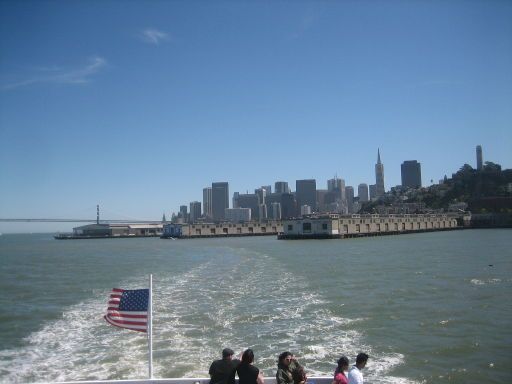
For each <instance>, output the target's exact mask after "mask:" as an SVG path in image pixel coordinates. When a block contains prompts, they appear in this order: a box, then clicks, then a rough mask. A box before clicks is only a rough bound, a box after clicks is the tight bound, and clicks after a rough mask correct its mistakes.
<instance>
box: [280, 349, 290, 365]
mask: <svg viewBox="0 0 512 384" xmlns="http://www.w3.org/2000/svg"><path fill="white" fill-rule="evenodd" d="M288 356H292V353H291V352H288V351H286V352H283V353H281V354H280V355H279V363H282V362H283V360H284V359H286V358H287V357H288Z"/></svg>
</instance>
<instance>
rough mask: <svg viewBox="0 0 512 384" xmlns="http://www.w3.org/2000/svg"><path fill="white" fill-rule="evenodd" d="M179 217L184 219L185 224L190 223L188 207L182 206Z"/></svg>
mask: <svg viewBox="0 0 512 384" xmlns="http://www.w3.org/2000/svg"><path fill="white" fill-rule="evenodd" d="M178 217H180V218H181V219H183V222H184V223H188V213H187V206H186V205H180V213H179V214H178Z"/></svg>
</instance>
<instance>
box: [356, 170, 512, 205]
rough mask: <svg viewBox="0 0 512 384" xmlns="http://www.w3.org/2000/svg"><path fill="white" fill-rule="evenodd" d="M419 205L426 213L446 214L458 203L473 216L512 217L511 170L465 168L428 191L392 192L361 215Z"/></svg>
mask: <svg viewBox="0 0 512 384" xmlns="http://www.w3.org/2000/svg"><path fill="white" fill-rule="evenodd" d="M404 202H407V204H411V203H418V204H421V206H422V207H424V208H423V209H427V210H432V209H433V210H444V211H447V210H448V209H449V208H450V206H453V205H456V204H457V203H466V204H467V208H468V210H470V211H472V212H473V213H487V212H508V213H512V169H506V170H502V169H501V166H500V165H499V164H495V163H492V162H486V163H485V166H484V167H483V169H482V170H476V169H474V168H472V167H471V166H470V165H468V164H464V165H463V166H462V167H461V168H460V169H459V170H458V171H457V172H456V173H454V174H453V175H452V177H451V178H447V177H445V179H444V181H443V183H440V184H436V185H432V186H430V187H428V188H419V189H403V188H393V189H392V190H391V191H390V192H388V193H386V195H385V196H383V197H382V198H380V199H379V200H378V201H374V202H371V203H368V204H365V205H364V206H363V208H362V210H361V211H362V212H367V213H370V212H373V211H375V210H376V209H377V208H378V207H379V206H382V205H384V206H400V204H402V205H403V204H404Z"/></svg>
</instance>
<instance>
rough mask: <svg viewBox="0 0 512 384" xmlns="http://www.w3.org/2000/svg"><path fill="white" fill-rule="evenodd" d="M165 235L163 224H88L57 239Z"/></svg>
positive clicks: (58, 236)
mask: <svg viewBox="0 0 512 384" xmlns="http://www.w3.org/2000/svg"><path fill="white" fill-rule="evenodd" d="M162 233H163V224H129V223H127V224H124V223H123V224H98V223H96V224H88V225H82V226H80V227H75V228H73V233H63V234H59V235H57V236H55V238H56V239H64V240H65V239H91V238H118V237H119V238H120V237H155V236H161V235H162Z"/></svg>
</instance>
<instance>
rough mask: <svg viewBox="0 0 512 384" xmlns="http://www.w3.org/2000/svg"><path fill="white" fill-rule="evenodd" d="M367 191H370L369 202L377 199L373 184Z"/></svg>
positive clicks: (375, 187) (375, 188)
mask: <svg viewBox="0 0 512 384" xmlns="http://www.w3.org/2000/svg"><path fill="white" fill-rule="evenodd" d="M368 189H369V191H370V200H374V199H376V198H377V186H376V185H375V184H370V185H369V186H368Z"/></svg>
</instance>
